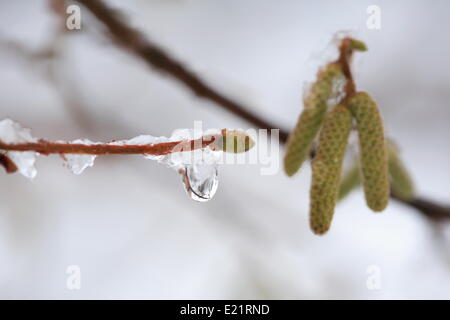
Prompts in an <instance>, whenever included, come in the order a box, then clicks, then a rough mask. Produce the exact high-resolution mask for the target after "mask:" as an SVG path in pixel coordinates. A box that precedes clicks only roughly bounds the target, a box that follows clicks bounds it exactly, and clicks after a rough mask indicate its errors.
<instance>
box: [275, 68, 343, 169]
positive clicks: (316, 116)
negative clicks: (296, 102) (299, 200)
mask: <svg viewBox="0 0 450 320" xmlns="http://www.w3.org/2000/svg"><path fill="white" fill-rule="evenodd" d="M344 79H345V78H344V75H343V73H342V70H341V68H340V66H339V65H337V64H335V63H332V64H329V65H327V66H326V67H325V68H324V69H323V70H321V71H320V72H319V74H318V76H317V81H316V82H315V83H314V84H313V85H312V86H311V88H310V90H309V92H308V94H307V95H306V98H305V99H304V109H303V112H302V113H301V115H300V117H299V119H298V121H297V124H296V126H295V128H294V129H293V130H292V132H291V133H290V135H289V138H288V141H287V144H286V153H285V156H284V170H285V172H286V174H287V175H288V176H292V175H294V174H295V173H296V172H297V171H298V170H299V169H300V167H301V165H302V163H303V162H304V161H305V160H306V158H307V157H308V155H309V152H310V149H311V145H312V143H313V141H314V139H315V137H316V136H317V133H318V132H319V129H320V126H321V125H322V122H323V119H324V116H325V113H326V111H327V109H328V100H329V99H330V98H331V97H332V96H333V94H334V90H335V86H336V82H338V81H345V80H344Z"/></svg>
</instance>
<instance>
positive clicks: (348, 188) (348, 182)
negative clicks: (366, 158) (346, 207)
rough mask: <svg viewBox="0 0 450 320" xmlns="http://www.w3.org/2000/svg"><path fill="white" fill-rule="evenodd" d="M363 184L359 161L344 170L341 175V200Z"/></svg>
mask: <svg viewBox="0 0 450 320" xmlns="http://www.w3.org/2000/svg"><path fill="white" fill-rule="evenodd" d="M360 184H361V179H360V177H359V166H358V164H357V163H355V164H353V165H352V166H351V167H350V168H348V169H347V170H346V172H344V174H343V175H342V177H341V183H340V186H339V197H338V199H339V200H342V199H344V198H345V197H346V196H347V195H349V194H350V192H352V191H353V190H354V189H356V188H357V187H358V186H359V185H360Z"/></svg>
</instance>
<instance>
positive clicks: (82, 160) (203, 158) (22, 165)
mask: <svg viewBox="0 0 450 320" xmlns="http://www.w3.org/2000/svg"><path fill="white" fill-rule="evenodd" d="M218 133H220V131H218V130H207V131H202V130H198V129H196V130H192V129H177V130H175V131H174V132H173V133H172V135H171V136H170V137H169V138H167V137H154V136H150V135H140V136H137V137H134V138H132V139H129V140H116V141H113V142H110V143H109V144H111V145H147V144H156V143H163V142H171V141H183V140H191V139H199V138H201V137H202V136H204V135H212V134H218ZM0 140H1V141H3V142H5V143H24V142H37V141H38V139H37V138H34V137H33V136H32V135H31V133H30V130H29V129H27V128H23V127H22V126H21V125H20V124H18V123H16V122H14V121H12V120H10V119H5V120H2V121H0ZM58 142H62V143H74V144H87V145H90V144H97V143H99V142H92V141H90V140H87V139H77V140H73V141H70V142H66V141H58ZM0 152H2V151H1V150H0ZM7 155H8V157H10V159H11V160H12V161H13V162H14V163H15V164H16V166H17V167H18V170H19V172H20V173H21V174H22V175H24V176H26V177H27V178H30V179H32V178H34V177H35V176H36V168H35V167H34V164H35V161H36V157H37V156H38V155H39V154H38V153H37V152H32V151H26V152H12V151H9V152H7ZM221 156H222V151H212V150H211V149H209V148H203V149H197V150H193V151H186V152H175V153H171V154H169V155H162V156H155V155H144V157H145V158H146V159H150V160H155V161H158V162H159V163H161V164H163V165H165V166H167V167H169V168H172V169H174V170H176V171H177V172H179V173H180V174H181V177H182V182H183V186H184V188H185V190H186V193H187V194H188V195H189V196H190V197H191V198H192V199H194V200H196V201H208V200H210V199H211V198H212V197H213V196H214V194H215V192H216V190H217V187H218V183H219V180H218V163H219V161H220V160H221ZM62 158H63V159H64V165H65V166H66V167H67V168H69V169H70V170H71V171H72V172H73V173H75V174H81V173H82V172H83V171H84V170H85V169H86V168H88V167H92V166H93V165H94V160H95V158H96V155H82V154H68V153H66V154H64V155H62Z"/></svg>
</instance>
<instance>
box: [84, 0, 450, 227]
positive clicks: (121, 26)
mask: <svg viewBox="0 0 450 320" xmlns="http://www.w3.org/2000/svg"><path fill="white" fill-rule="evenodd" d="M78 2H79V3H82V4H83V5H84V6H85V7H86V8H88V9H89V11H91V12H92V14H94V15H95V16H96V17H97V19H98V20H99V21H101V22H102V23H103V24H104V25H105V26H106V27H107V29H108V30H109V32H110V35H111V37H112V39H114V40H115V41H116V42H117V43H119V44H120V45H122V46H123V47H125V48H127V49H128V50H129V51H131V52H132V53H133V54H135V55H136V56H138V57H140V58H141V59H142V60H143V61H145V62H146V63H147V64H148V65H150V66H151V67H154V68H156V69H157V70H159V71H162V72H164V73H166V74H168V75H170V76H172V77H174V78H175V79H177V80H178V81H180V82H181V83H183V84H184V85H185V86H186V87H187V88H189V89H190V90H191V91H192V92H194V93H195V94H196V95H198V96H199V97H202V98H204V99H208V100H210V101H213V102H215V103H216V104H217V105H218V106H220V107H222V108H223V109H225V110H227V111H229V112H231V113H233V114H235V115H237V116H238V117H240V118H242V119H244V120H246V121H248V122H249V123H252V124H253V125H255V126H257V127H259V128H263V129H272V128H277V126H276V125H274V124H272V123H270V122H268V121H266V120H264V119H262V118H261V117H260V116H259V115H258V114H256V113H252V112H251V111H249V110H250V108H248V107H245V106H243V105H241V104H239V103H237V102H235V101H233V100H232V99H231V98H229V97H227V96H225V95H224V94H222V93H220V92H219V91H217V90H215V89H213V88H212V87H210V86H209V85H208V84H207V83H206V82H204V81H203V80H202V79H200V78H199V77H198V76H197V75H195V73H193V72H192V71H191V70H189V69H188V68H187V67H186V66H185V65H183V64H182V63H181V62H179V61H177V60H176V59H174V58H173V57H171V56H170V55H169V54H168V53H166V52H165V51H164V50H163V49H162V48H160V47H159V46H158V45H156V44H154V43H153V42H151V41H149V40H148V39H147V38H146V37H145V36H144V35H143V34H142V33H140V32H139V31H138V30H136V29H134V28H132V27H130V26H128V25H127V24H126V22H124V21H123V20H122V19H121V15H120V14H119V13H118V11H117V10H114V9H111V8H109V7H108V6H107V5H105V3H104V2H103V1H101V0H78ZM340 49H341V53H342V54H341V55H340V57H339V59H338V62H339V63H341V64H342V66H344V73H347V74H346V76H347V78H348V79H349V80H350V81H348V82H349V83H350V84H347V85H348V86H347V88H346V90H347V93H351V92H352V90H353V91H354V90H355V88H354V82H353V80H352V79H353V78H352V74H351V72H350V64H349V59H350V57H351V52H352V50H351V49H350V48H349V44H348V43H346V42H342V43H341V47H340ZM352 86H353V87H352ZM279 137H280V141H281V142H282V143H285V142H286V141H287V137H288V132H287V131H285V130H280V135H279ZM393 199H395V200H397V201H399V202H401V203H403V204H405V205H407V206H409V207H411V208H414V209H416V210H418V211H420V212H421V213H423V214H424V215H426V216H427V217H429V218H433V219H437V218H438V217H439V218H445V219H448V218H450V207H444V206H441V205H439V204H436V203H434V202H432V201H429V200H426V199H423V198H415V199H413V200H411V201H408V200H403V199H400V198H396V197H393Z"/></svg>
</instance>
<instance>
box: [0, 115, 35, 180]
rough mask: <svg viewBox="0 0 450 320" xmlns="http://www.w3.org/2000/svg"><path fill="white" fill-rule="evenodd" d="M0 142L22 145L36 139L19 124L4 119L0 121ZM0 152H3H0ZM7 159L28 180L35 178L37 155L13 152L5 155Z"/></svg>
mask: <svg viewBox="0 0 450 320" xmlns="http://www.w3.org/2000/svg"><path fill="white" fill-rule="evenodd" d="M0 141H3V142H5V143H24V142H36V141H37V139H36V138H34V137H33V136H31V132H30V129H27V128H22V126H21V125H20V124H18V123H17V122H14V121H12V120H11V119H5V120H2V121H0ZM0 152H3V151H2V150H0ZM7 155H8V157H9V158H10V159H11V160H12V161H13V162H14V164H15V165H16V166H17V170H18V171H19V172H20V173H21V174H22V175H24V176H25V177H27V178H29V179H33V178H34V177H35V176H36V173H37V171H36V168H35V167H34V163H35V162H36V157H37V156H38V153H36V152H33V151H25V152H14V151H10V152H8V153H7Z"/></svg>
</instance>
